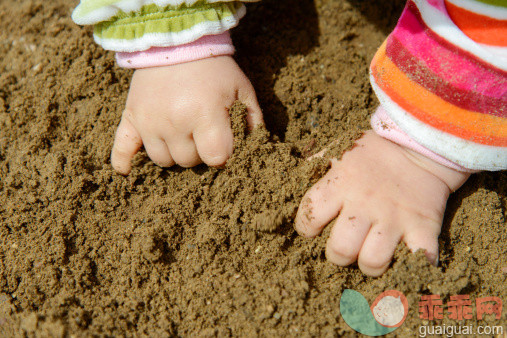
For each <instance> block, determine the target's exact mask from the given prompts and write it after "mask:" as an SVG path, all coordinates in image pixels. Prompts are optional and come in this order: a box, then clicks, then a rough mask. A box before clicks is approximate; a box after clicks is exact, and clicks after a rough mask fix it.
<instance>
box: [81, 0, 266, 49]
mask: <svg viewBox="0 0 507 338" xmlns="http://www.w3.org/2000/svg"><path fill="white" fill-rule="evenodd" d="M254 1H257V0H242V1H233V0H82V1H81V2H80V4H79V5H78V6H77V7H76V8H75V10H74V12H73V13H72V19H73V20H74V21H75V22H76V23H77V24H81V25H94V26H95V27H94V34H93V35H94V39H95V41H96V42H97V43H98V44H100V45H101V46H102V47H103V48H105V49H108V50H112V51H116V52H138V51H144V50H147V49H149V48H151V47H172V46H178V45H183V44H188V43H191V42H194V41H196V40H198V39H200V38H202V37H203V36H206V35H218V34H222V33H224V32H226V31H228V30H229V29H231V28H232V27H235V26H236V25H237V24H238V22H239V20H240V19H241V18H242V17H243V16H244V15H245V13H246V9H245V6H244V4H243V2H254Z"/></svg>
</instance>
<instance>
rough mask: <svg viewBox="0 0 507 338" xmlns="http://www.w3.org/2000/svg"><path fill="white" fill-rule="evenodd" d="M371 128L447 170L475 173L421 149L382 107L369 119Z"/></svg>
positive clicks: (426, 149) (425, 149) (423, 148)
mask: <svg viewBox="0 0 507 338" xmlns="http://www.w3.org/2000/svg"><path fill="white" fill-rule="evenodd" d="M370 123H371V126H372V128H373V130H374V131H375V132H376V133H377V134H378V135H380V136H382V137H383V138H385V139H387V140H389V141H392V142H394V143H397V144H399V145H401V146H403V147H406V148H408V149H410V150H413V151H415V152H416V153H419V154H421V155H423V156H426V157H427V158H429V159H431V160H433V161H435V162H437V163H439V164H442V165H444V166H446V167H448V168H451V169H454V170H458V171H462V172H476V170H470V169H467V168H465V167H462V166H460V165H459V164H456V163H454V162H451V161H449V160H448V159H446V158H444V157H442V156H440V155H438V154H437V153H434V152H433V151H431V150H429V149H428V148H425V147H423V146H422V145H420V144H419V143H417V142H416V141H414V140H413V139H412V138H410V136H408V134H406V133H405V132H404V131H403V130H401V129H400V128H399V127H398V126H397V125H396V123H394V121H393V120H391V118H390V117H389V115H387V113H386V111H385V110H384V108H383V107H382V106H379V107H378V108H377V111H376V112H375V114H373V116H372V117H371V121H370Z"/></svg>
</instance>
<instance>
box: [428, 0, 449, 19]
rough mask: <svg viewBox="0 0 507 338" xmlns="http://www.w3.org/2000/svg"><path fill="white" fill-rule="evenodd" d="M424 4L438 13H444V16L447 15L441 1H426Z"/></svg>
mask: <svg viewBox="0 0 507 338" xmlns="http://www.w3.org/2000/svg"><path fill="white" fill-rule="evenodd" d="M426 3H428V4H429V5H431V6H433V7H435V8H436V9H438V10H439V11H440V12H442V13H444V14H445V15H447V9H446V8H445V3H444V1H443V0H426ZM447 16H449V15H447ZM449 20H450V18H449Z"/></svg>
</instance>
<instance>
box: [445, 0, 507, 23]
mask: <svg viewBox="0 0 507 338" xmlns="http://www.w3.org/2000/svg"><path fill="white" fill-rule="evenodd" d="M447 1H449V2H450V3H452V4H453V5H454V6H457V7H460V8H464V9H466V10H467V11H469V12H474V13H476V14H480V15H484V16H488V17H490V18H494V19H498V20H507V8H505V7H499V6H493V5H488V4H485V3H484V2H480V1H474V0H447Z"/></svg>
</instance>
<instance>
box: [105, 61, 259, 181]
mask: <svg viewBox="0 0 507 338" xmlns="http://www.w3.org/2000/svg"><path fill="white" fill-rule="evenodd" d="M236 100H240V101H241V102H243V103H244V104H245V105H246V106H247V108H248V116H247V120H248V124H249V126H250V127H253V126H255V125H257V124H260V123H263V121H262V112H261V109H260V107H259V104H258V103H257V98H256V95H255V91H254V89H253V87H252V84H251V83H250V81H249V80H248V78H247V77H246V76H245V74H244V73H243V72H242V71H241V69H240V68H239V66H238V65H237V64H236V62H235V61H234V59H233V58H232V57H229V56H219V57H213V58H209V59H203V60H199V61H193V62H189V63H183V64H179V65H174V66H166V67H155V68H146V69H139V70H136V71H135V73H134V76H133V78H132V83H131V86H130V92H129V95H128V98H127V104H126V108H125V111H124V112H123V116H122V119H121V122H120V125H119V126H118V130H117V131H116V137H115V141H114V145H113V150H112V154H111V162H112V165H113V168H114V169H115V170H116V171H117V172H119V173H120V174H123V175H127V174H128V173H129V172H130V170H131V160H132V158H133V157H134V155H135V154H136V153H137V151H138V150H139V149H140V147H141V146H142V145H143V144H144V147H145V149H146V152H147V153H148V156H149V157H150V158H151V159H152V160H153V162H155V163H156V164H158V165H160V166H162V167H170V166H172V165H174V164H178V165H180V166H182V167H193V166H195V165H198V164H200V163H202V162H204V163H206V164H207V165H210V166H221V165H223V164H225V162H226V161H227V159H228V158H229V157H230V156H231V154H232V148H233V135H232V130H231V123H230V119H229V113H228V108H229V107H231V106H232V104H233V103H234V101H236Z"/></svg>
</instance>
